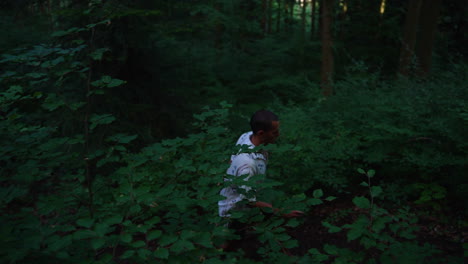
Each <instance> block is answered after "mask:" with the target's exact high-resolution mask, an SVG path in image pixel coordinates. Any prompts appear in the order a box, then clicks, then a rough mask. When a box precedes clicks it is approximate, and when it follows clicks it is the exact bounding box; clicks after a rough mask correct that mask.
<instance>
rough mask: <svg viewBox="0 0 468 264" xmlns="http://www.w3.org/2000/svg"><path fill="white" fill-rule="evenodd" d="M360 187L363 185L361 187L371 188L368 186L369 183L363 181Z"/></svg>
mask: <svg viewBox="0 0 468 264" xmlns="http://www.w3.org/2000/svg"><path fill="white" fill-rule="evenodd" d="M359 185H361V186H365V187H368V186H369V184H368V183H367V182H364V181H363V182H361V184H359Z"/></svg>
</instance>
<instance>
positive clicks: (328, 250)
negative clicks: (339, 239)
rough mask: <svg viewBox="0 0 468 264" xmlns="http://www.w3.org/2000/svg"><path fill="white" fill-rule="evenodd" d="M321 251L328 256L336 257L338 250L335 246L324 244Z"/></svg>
mask: <svg viewBox="0 0 468 264" xmlns="http://www.w3.org/2000/svg"><path fill="white" fill-rule="evenodd" d="M323 250H324V251H325V252H326V253H327V254H329V255H333V256H338V248H337V247H336V246H333V245H330V244H325V246H323Z"/></svg>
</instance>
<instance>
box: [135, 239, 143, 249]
mask: <svg viewBox="0 0 468 264" xmlns="http://www.w3.org/2000/svg"><path fill="white" fill-rule="evenodd" d="M144 246H146V243H145V241H141V240H139V241H135V242H133V243H132V247H136V248H139V247H144Z"/></svg>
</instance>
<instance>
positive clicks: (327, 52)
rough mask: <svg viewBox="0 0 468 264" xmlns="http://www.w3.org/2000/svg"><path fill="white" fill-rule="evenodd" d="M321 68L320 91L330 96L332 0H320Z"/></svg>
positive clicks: (331, 87) (331, 80) (331, 78)
mask: <svg viewBox="0 0 468 264" xmlns="http://www.w3.org/2000/svg"><path fill="white" fill-rule="evenodd" d="M322 5H323V6H322V7H321V10H322V30H321V36H322V69H321V86H322V93H323V95H325V96H330V95H332V93H333V84H332V83H333V68H334V67H333V66H334V65H333V48H332V47H333V41H332V33H331V28H332V22H333V19H332V14H333V0H322Z"/></svg>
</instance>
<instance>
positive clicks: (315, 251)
mask: <svg viewBox="0 0 468 264" xmlns="http://www.w3.org/2000/svg"><path fill="white" fill-rule="evenodd" d="M308 252H309V254H311V255H312V259H313V260H314V261H317V262H318V263H321V262H322V261H324V260H327V259H328V255H326V254H322V253H320V251H318V249H316V248H311V249H309V251H308ZM314 263H315V262H314Z"/></svg>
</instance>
